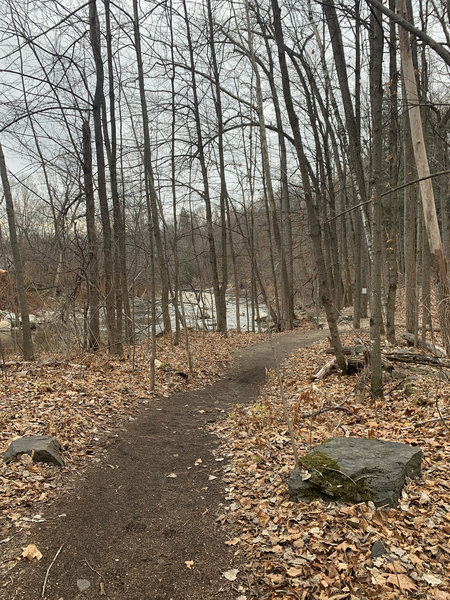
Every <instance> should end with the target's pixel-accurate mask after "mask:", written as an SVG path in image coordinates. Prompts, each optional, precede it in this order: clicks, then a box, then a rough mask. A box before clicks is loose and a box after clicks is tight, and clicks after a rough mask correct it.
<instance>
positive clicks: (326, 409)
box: [300, 406, 350, 419]
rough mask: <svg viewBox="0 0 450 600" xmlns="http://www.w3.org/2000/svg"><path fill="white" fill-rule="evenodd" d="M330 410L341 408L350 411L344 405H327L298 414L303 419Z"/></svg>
mask: <svg viewBox="0 0 450 600" xmlns="http://www.w3.org/2000/svg"><path fill="white" fill-rule="evenodd" d="M332 410H342V411H343V412H350V411H349V409H348V408H345V406H328V407H325V408H321V409H319V410H314V411H313V412H310V413H300V416H301V417H302V418H303V419H309V418H310V417H317V416H318V415H322V414H323V413H326V412H330V411H332Z"/></svg>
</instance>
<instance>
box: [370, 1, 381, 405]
mask: <svg viewBox="0 0 450 600" xmlns="http://www.w3.org/2000/svg"><path fill="white" fill-rule="evenodd" d="M370 28H371V32H370V33H371V35H370V107H371V116H372V178H371V188H372V205H373V227H372V244H373V254H372V269H371V274H372V316H371V320H370V342H371V348H370V370H371V378H370V381H371V393H372V398H373V399H375V398H382V397H383V375H382V368H381V329H382V325H383V320H382V312H381V274H382V243H383V240H382V235H383V228H382V213H383V206H382V198H381V190H382V178H383V85H382V63H383V29H382V16H381V12H380V11H377V10H375V9H374V10H372V13H371V17H370Z"/></svg>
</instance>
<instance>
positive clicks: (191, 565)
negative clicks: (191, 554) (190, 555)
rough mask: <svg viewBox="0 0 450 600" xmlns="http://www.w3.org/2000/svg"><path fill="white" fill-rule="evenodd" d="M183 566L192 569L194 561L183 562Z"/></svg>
mask: <svg viewBox="0 0 450 600" xmlns="http://www.w3.org/2000/svg"><path fill="white" fill-rule="evenodd" d="M184 564H185V565H186V566H187V568H188V569H192V567H193V566H194V561H193V560H185V561H184Z"/></svg>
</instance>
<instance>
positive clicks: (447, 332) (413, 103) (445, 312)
mask: <svg viewBox="0 0 450 600" xmlns="http://www.w3.org/2000/svg"><path fill="white" fill-rule="evenodd" d="M397 10H398V12H399V13H400V14H401V15H403V19H405V18H407V11H406V1H405V0H397ZM398 33H399V38H400V53H401V58H402V70H403V79H404V86H405V92H406V98H407V101H408V115H409V123H410V130H411V138H412V142H413V149H414V158H415V161H416V166H417V174H418V176H419V177H420V178H424V179H421V181H420V184H419V185H420V193H421V197H422V207H423V213H424V220H425V227H426V230H427V236H428V243H429V247H430V257H431V264H432V268H433V272H434V277H435V282H436V297H437V303H438V306H437V308H438V314H439V321H440V325H441V334H442V339H443V342H444V346H445V349H446V351H447V354H448V355H450V289H449V283H448V274H447V261H446V258H445V252H444V247H443V244H442V240H441V234H440V231H439V223H438V219H437V214H436V206H435V202H434V192H433V184H432V181H431V179H430V178H429V175H430V168H429V165H428V158H427V150H426V146H425V140H424V136H423V128H422V117H421V114H420V106H419V95H418V91H417V84H416V78H415V72H414V65H413V60H412V54H411V44H410V40H409V36H408V33H407V31H406V30H405V29H404V28H403V27H402V26H399V28H398Z"/></svg>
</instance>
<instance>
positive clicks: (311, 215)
mask: <svg viewBox="0 0 450 600" xmlns="http://www.w3.org/2000/svg"><path fill="white" fill-rule="evenodd" d="M272 13H273V19H274V31H275V41H276V44H277V49H278V60H279V63H280V69H281V77H282V85H283V94H284V101H285V104H286V110H287V113H288V117H289V122H290V125H291V129H292V133H293V135H294V142H295V150H296V153H297V159H298V163H299V167H300V172H301V175H302V182H303V190H304V198H305V203H306V209H307V212H308V219H309V225H310V228H311V239H312V242H313V246H314V251H315V255H316V256H315V259H316V265H317V270H318V275H319V278H320V294H321V299H322V304H323V306H324V309H325V312H326V315H327V320H328V325H329V328H330V338H331V343H332V345H333V348H334V351H335V353H336V361H337V365H338V367H339V369H340V370H341V371H342V372H344V371H345V369H346V363H345V358H344V354H343V351H342V344H341V339H340V337H339V331H338V327H337V314H336V310H335V307H334V305H333V301H332V298H331V291H330V289H329V283H328V279H327V274H326V270H325V262H324V258H323V253H322V247H321V232H320V224H319V220H318V218H317V214H316V208H315V206H314V202H313V197H312V190H311V183H310V178H309V169H308V163H307V159H306V156H305V153H304V150H303V141H302V138H301V134H300V127H299V122H298V117H297V114H296V112H295V108H294V104H293V101H292V94H291V86H290V81H289V72H288V68H287V63H286V55H285V45H284V36H283V29H282V24H281V10H280V7H279V5H278V0H272Z"/></svg>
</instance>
